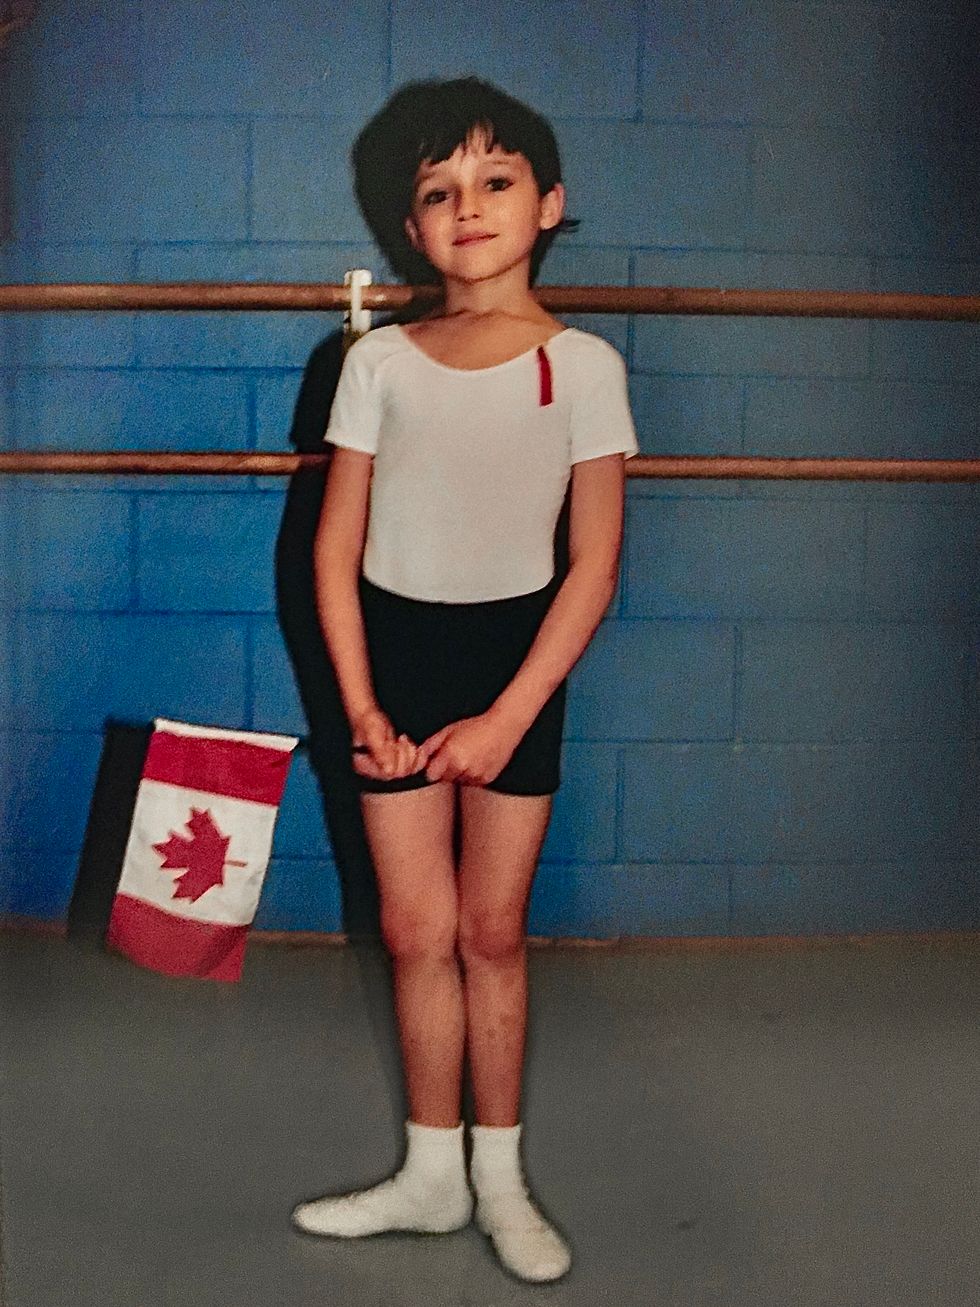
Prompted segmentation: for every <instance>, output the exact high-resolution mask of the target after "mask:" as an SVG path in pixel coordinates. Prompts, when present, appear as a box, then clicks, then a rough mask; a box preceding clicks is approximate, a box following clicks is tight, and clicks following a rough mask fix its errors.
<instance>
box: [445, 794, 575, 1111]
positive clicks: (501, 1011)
mask: <svg viewBox="0 0 980 1307" xmlns="http://www.w3.org/2000/svg"><path fill="white" fill-rule="evenodd" d="M459 793H460V819H461V823H462V832H461V835H462V838H461V846H460V861H459V951H460V956H461V958H462V962H463V967H464V971H465V977H466V980H465V1002H466V1025H467V1047H468V1050H469V1058H470V1075H471V1078H472V1082H473V1100H474V1107H475V1111H476V1119H477V1122H478V1123H479V1124H480V1125H488V1126H490V1125H493V1126H513V1125H516V1124H517V1122H518V1121H519V1120H520V1094H521V1077H522V1074H523V1069H524V1037H525V1028H526V1024H527V937H526V919H527V903H528V899H529V896H530V892H531V882H532V880H533V879H534V873H535V870H536V869H537V865H538V856H539V854H540V852H541V846H542V844H543V843H544V837H545V834H546V833H547V829H548V821H549V819H550V817H551V804H552V796H551V795H550V794H543V795H516V794H499V793H497V791H495V790H488V789H485V788H483V787H481V786H476V785H463V786H461V787H460V792H459Z"/></svg>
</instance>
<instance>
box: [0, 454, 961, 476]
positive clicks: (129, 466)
mask: <svg viewBox="0 0 980 1307" xmlns="http://www.w3.org/2000/svg"><path fill="white" fill-rule="evenodd" d="M329 459H330V454H329V453H323V454H260V453H252V452H250V451H248V450H240V451H235V452H226V453H204V452H201V453H190V452H187V453H167V452H164V451H157V450H154V451H148V450H136V449H131V450H112V451H104V452H98V453H97V452H64V451H59V452H53V451H47V452H45V451H26V450H25V451H4V452H0V473H5V472H6V473H31V474H38V473H41V474H45V473H59V474H62V475H65V474H68V475H75V474H82V475H104V474H108V475H113V474H115V475H120V474H122V475H126V476H161V475H164V476H289V475H290V474H292V473H294V472H298V471H299V470H300V469H301V468H316V467H321V466H325V465H326V464H327V463H328V462H329ZM626 475H627V476H628V477H637V478H666V479H674V478H679V477H692V478H696V479H701V480H705V479H709V478H717V479H720V480H748V479H755V480H764V481H773V480H781V481H980V459H910V458H741V457H738V458H715V457H711V456H702V455H686V456H683V457H681V456H674V455H670V456H658V457H651V456H648V455H643V454H639V455H637V456H636V457H634V458H630V459H627V460H626Z"/></svg>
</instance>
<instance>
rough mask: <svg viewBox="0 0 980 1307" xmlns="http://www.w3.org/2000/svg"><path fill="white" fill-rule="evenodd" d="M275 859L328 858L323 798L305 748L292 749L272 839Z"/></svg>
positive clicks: (329, 851) (329, 853) (329, 849)
mask: <svg viewBox="0 0 980 1307" xmlns="http://www.w3.org/2000/svg"><path fill="white" fill-rule="evenodd" d="M272 849H273V853H274V854H275V856H276V857H277V858H319V859H327V858H331V857H332V856H333V855H332V850H331V848H330V843H329V840H328V838H327V832H326V826H325V822H324V813H323V799H322V795H321V793H320V787H319V785H318V784H317V782H316V778H315V776H314V773H313V769H312V768H311V766H310V760H309V756H308V754H307V753H306V750H305V749H299V750H296V751H294V753H293V757H292V762H291V763H290V765H289V779H288V780H287V781H286V789H285V792H284V794H283V796H282V804H281V806H280V809H279V818H278V821H277V822H276V830H275V835H274V836H273V842H272Z"/></svg>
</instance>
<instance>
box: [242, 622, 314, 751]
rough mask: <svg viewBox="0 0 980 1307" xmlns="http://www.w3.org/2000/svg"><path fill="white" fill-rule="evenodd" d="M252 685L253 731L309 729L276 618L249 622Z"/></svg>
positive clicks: (299, 731)
mask: <svg viewBox="0 0 980 1307" xmlns="http://www.w3.org/2000/svg"><path fill="white" fill-rule="evenodd" d="M252 621H253V625H252V659H251V685H252V702H253V708H252V713H253V721H254V725H255V729H256V730H260V731H266V730H267V731H284V732H286V733H287V734H293V735H305V734H306V732H307V730H308V727H307V723H306V718H305V716H304V713H303V707H302V704H301V703H300V698H299V691H298V690H297V688H296V677H295V674H294V672H293V666H292V663H291V662H290V661H289V655H288V653H287V652H286V646H285V644H284V643H283V639H282V632H281V631H280V629H279V624H278V622H277V621H276V619H275V618H271V617H268V618H266V617H256V618H253V619H252Z"/></svg>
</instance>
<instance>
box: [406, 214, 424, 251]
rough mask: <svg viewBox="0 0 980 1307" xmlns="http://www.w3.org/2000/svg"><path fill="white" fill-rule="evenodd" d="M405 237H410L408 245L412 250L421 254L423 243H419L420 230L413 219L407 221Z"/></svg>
mask: <svg viewBox="0 0 980 1307" xmlns="http://www.w3.org/2000/svg"><path fill="white" fill-rule="evenodd" d="M405 235H406V236H407V237H408V243H409V245H411V247H412V249H413V250H415V251H416V252H417V253H419V254H421V252H422V249H421V242H420V241H419V229H418V228H417V227H416V225H415V221H414V219H412V218H411V217H409V218H406V219H405Z"/></svg>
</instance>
